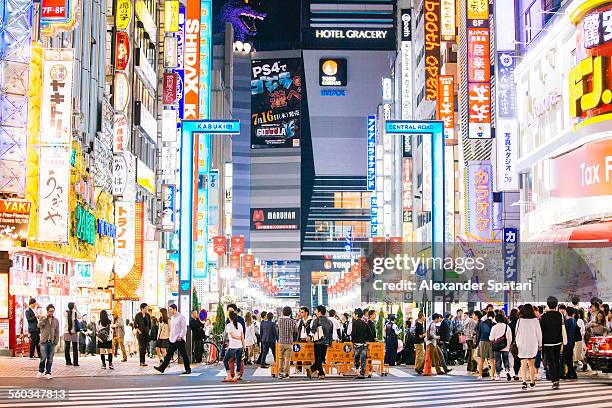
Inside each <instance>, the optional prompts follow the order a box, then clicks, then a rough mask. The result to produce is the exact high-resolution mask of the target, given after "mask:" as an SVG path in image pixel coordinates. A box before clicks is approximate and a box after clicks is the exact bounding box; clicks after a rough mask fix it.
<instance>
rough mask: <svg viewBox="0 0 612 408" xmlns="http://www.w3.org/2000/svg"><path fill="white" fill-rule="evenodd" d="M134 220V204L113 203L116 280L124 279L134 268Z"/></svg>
mask: <svg viewBox="0 0 612 408" xmlns="http://www.w3.org/2000/svg"><path fill="white" fill-rule="evenodd" d="M135 218H136V205H135V203H133V202H128V201H115V222H116V224H117V241H116V243H115V274H116V275H117V277H118V278H124V277H125V276H126V275H127V274H128V273H129V272H130V270H131V269H132V266H134V245H135V243H136V230H135V225H134V224H135Z"/></svg>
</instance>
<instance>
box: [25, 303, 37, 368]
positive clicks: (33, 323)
mask: <svg viewBox="0 0 612 408" xmlns="http://www.w3.org/2000/svg"><path fill="white" fill-rule="evenodd" d="M39 314H40V306H39V305H38V302H36V299H30V302H29V306H28V308H27V309H26V312H25V315H26V320H27V321H28V333H30V358H34V350H36V356H37V357H38V358H40V330H39V329H38V317H39Z"/></svg>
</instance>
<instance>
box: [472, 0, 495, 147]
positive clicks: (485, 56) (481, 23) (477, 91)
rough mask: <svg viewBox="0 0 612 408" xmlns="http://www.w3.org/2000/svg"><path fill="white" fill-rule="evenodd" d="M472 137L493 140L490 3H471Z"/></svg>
mask: <svg viewBox="0 0 612 408" xmlns="http://www.w3.org/2000/svg"><path fill="white" fill-rule="evenodd" d="M467 18H468V24H467V25H468V28H467V48H468V58H467V60H468V62H467V65H468V66H467V81H468V138H470V139H490V138H491V83H490V81H491V62H490V58H491V56H490V53H491V50H490V45H489V44H490V38H489V37H490V34H489V33H490V31H489V20H488V18H489V2H488V0H468V4H467Z"/></svg>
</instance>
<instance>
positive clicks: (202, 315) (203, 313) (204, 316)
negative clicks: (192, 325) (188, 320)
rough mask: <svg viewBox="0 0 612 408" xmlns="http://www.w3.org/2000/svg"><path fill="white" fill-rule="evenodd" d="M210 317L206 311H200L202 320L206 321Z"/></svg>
mask: <svg viewBox="0 0 612 408" xmlns="http://www.w3.org/2000/svg"><path fill="white" fill-rule="evenodd" d="M207 317H208V312H207V311H206V309H202V310H200V320H202V321H204V320H206V318H207Z"/></svg>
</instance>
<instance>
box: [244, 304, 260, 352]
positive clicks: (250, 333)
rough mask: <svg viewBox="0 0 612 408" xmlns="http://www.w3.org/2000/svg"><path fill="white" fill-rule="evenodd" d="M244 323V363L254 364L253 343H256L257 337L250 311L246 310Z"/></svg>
mask: <svg viewBox="0 0 612 408" xmlns="http://www.w3.org/2000/svg"><path fill="white" fill-rule="evenodd" d="M244 323H245V324H246V335H245V337H244V345H245V346H246V349H247V355H246V364H254V362H255V352H254V351H255V343H257V337H256V336H255V324H254V323H253V315H252V314H251V312H247V314H246V315H245V316H244Z"/></svg>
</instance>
